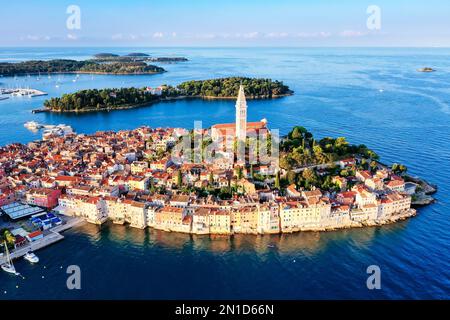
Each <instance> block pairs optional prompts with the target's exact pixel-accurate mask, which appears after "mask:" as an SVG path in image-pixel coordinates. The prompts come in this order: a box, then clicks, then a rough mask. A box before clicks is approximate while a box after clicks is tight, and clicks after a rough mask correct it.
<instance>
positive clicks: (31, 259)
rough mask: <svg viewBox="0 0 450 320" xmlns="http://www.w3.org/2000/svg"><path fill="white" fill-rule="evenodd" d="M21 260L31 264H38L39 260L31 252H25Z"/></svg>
mask: <svg viewBox="0 0 450 320" xmlns="http://www.w3.org/2000/svg"><path fill="white" fill-rule="evenodd" d="M23 258H24V259H25V260H27V261H29V262H31V263H38V262H39V258H38V257H37V255H35V254H34V253H33V252H27V253H26V254H25V255H24V256H23Z"/></svg>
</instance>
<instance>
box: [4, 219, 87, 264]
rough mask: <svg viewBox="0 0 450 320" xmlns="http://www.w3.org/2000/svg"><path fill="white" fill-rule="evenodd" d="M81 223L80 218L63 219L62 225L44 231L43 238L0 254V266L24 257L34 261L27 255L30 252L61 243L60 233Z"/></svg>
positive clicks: (82, 220) (61, 236) (34, 259)
mask: <svg viewBox="0 0 450 320" xmlns="http://www.w3.org/2000/svg"><path fill="white" fill-rule="evenodd" d="M83 222H84V219H82V218H73V217H64V223H63V224H61V225H57V226H55V227H53V228H51V229H48V230H46V231H44V232H43V236H42V237H40V238H39V239H37V240H32V241H29V242H27V243H26V244H24V245H21V246H20V247H17V248H15V249H13V250H12V251H11V252H9V250H8V254H0V265H3V264H8V261H11V262H12V261H13V260H15V259H19V258H22V257H25V256H27V257H28V258H27V260H33V261H36V258H34V257H33V256H32V255H30V254H29V253H30V252H34V251H37V250H40V249H42V248H45V247H48V246H50V245H52V244H54V243H56V242H58V241H61V240H62V239H64V236H63V235H62V234H61V232H63V231H65V230H68V229H70V228H72V227H74V226H76V225H78V224H81V223H83ZM33 261H31V262H33ZM38 261H39V259H37V261H36V262H34V263H37V262H38Z"/></svg>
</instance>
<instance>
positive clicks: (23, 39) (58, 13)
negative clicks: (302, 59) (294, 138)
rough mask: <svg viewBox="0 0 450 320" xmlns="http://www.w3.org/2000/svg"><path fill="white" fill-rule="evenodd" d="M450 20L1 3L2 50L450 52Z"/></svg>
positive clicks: (353, 10) (215, 4)
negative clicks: (72, 16) (371, 24)
mask: <svg viewBox="0 0 450 320" xmlns="http://www.w3.org/2000/svg"><path fill="white" fill-rule="evenodd" d="M69 5H77V6H78V7H79V8H80V11H81V16H80V22H81V29H68V28H67V26H66V21H67V19H68V18H69V14H67V13H66V10H67V7H68V6H69ZM370 5H376V6H378V7H379V8H380V18H381V19H380V23H381V24H380V27H381V28H380V29H369V28H368V27H367V25H366V21H367V19H368V18H369V14H368V13H367V12H366V11H367V8H368V7H369V6H370ZM449 17H450V2H449V1H448V0H414V1H411V0H409V1H407V0H390V1H387V0H370V1H366V0H339V1H338V0H314V1H313V0H311V1H303V0H295V1H294V0H241V1H235V0H226V1H225V0H224V1H216V0H214V1H213V0H210V1H206V0H184V1H179V0H162V1H153V0H147V1H143V0H127V1H125V0H108V1H93V0H90V1H87V0H72V1H64V0H39V1H31V0H21V1H6V0H1V10H0V46H450V18H449Z"/></svg>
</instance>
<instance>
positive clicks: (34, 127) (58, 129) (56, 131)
mask: <svg viewBox="0 0 450 320" xmlns="http://www.w3.org/2000/svg"><path fill="white" fill-rule="evenodd" d="M23 126H24V127H25V128H27V129H28V130H30V131H33V132H37V131H38V130H40V129H43V132H42V139H44V140H46V139H51V138H52V137H63V136H65V135H68V134H71V133H74V130H73V129H72V127H71V126H68V125H65V124H57V125H53V124H40V123H38V122H36V121H28V122H25V124H24V125H23Z"/></svg>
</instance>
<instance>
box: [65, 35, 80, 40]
mask: <svg viewBox="0 0 450 320" xmlns="http://www.w3.org/2000/svg"><path fill="white" fill-rule="evenodd" d="M67 39H69V40H77V39H78V37H77V36H76V35H75V34H71V33H68V34H67Z"/></svg>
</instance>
